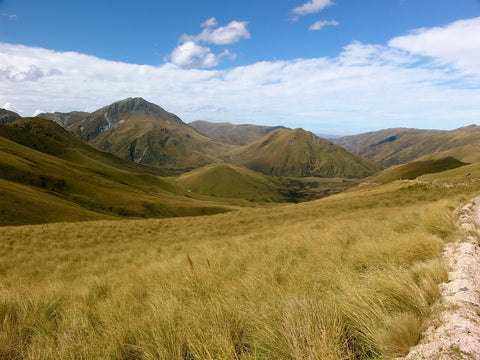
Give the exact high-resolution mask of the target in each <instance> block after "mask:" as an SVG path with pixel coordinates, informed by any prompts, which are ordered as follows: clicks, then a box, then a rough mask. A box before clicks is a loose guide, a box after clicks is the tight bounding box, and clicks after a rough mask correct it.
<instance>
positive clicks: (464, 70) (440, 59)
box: [0, 19, 480, 133]
mask: <svg viewBox="0 0 480 360" xmlns="http://www.w3.org/2000/svg"><path fill="white" fill-rule="evenodd" d="M478 21H479V19H471V20H469V21H467V23H469V25H468V24H465V23H462V22H460V23H459V22H455V23H452V24H450V25H447V26H445V27H442V28H440V29H436V28H432V29H422V30H419V31H416V32H414V33H410V34H408V35H406V37H408V42H407V41H406V39H402V37H399V38H395V39H392V40H391V41H390V42H389V43H388V45H379V44H364V43H360V42H353V43H351V44H349V45H348V46H346V47H345V48H344V49H343V50H342V52H341V53H340V54H338V55H337V56H335V57H323V58H312V59H294V60H290V61H264V62H258V63H254V64H251V65H246V66H238V67H233V68H231V69H227V70H209V69H200V68H198V69H195V68H185V69H182V68H180V67H178V66H175V65H173V64H172V63H166V64H164V65H161V66H148V65H135V64H126V63H120V62H113V61H107V60H103V59H99V58H96V57H92V56H88V55H84V54H79V53H73V52H55V51H51V50H47V49H42V48H33V47H27V46H21V45H11V44H2V43H0V64H2V66H3V67H4V68H5V69H7V70H6V73H7V74H9V76H7V77H3V78H2V81H0V104H2V103H3V104H5V103H11V104H15V108H16V110H17V112H19V113H20V114H22V115H32V114H33V113H34V112H35V110H37V109H45V111H49V112H50V111H61V112H66V111H72V110H87V111H92V110H95V109H98V108H100V107H102V106H104V105H106V104H110V103H112V102H114V101H117V100H120V99H123V98H126V97H129V96H133V97H135V96H142V97H144V98H145V99H147V100H149V101H152V102H154V103H156V104H159V105H160V106H162V107H164V108H166V109H167V110H169V111H171V112H173V113H176V114H177V115H179V116H180V117H181V118H182V119H183V120H184V121H186V122H190V121H194V120H198V119H203V120H210V121H229V122H233V123H246V122H249V123H258V124H269V125H284V126H288V127H304V128H306V129H307V130H311V131H318V132H323V133H358V132H362V131H370V130H378V129H381V128H385V127H400V126H405V127H423V128H454V127H459V126H463V125H467V124H470V123H475V122H478V114H479V113H480V101H479V95H478V94H479V93H480V85H479V84H480V64H479V60H478V59H479V56H478V54H479V53H480V44H479V43H478V42H476V41H475V39H476V36H477V34H478V29H477V27H476V26H473V24H475V23H476V22H478ZM467 25H468V26H467ZM460 28H461V29H462V30H461V31H460V30H459V29H460ZM437 31H442V32H443V36H444V38H445V39H448V43H447V42H445V44H449V43H450V41H451V43H452V44H458V43H462V42H464V40H465V39H470V41H469V42H468V41H467V42H465V44H464V45H461V46H460V45H455V46H458V47H457V48H456V51H450V50H446V49H443V50H442V49H440V47H439V46H438V45H437V43H438V41H439V40H437V39H436V38H435V37H434V36H433V34H434V33H436V32H437ZM428 34H430V35H429V36H427V35H428ZM457 37H458V38H457ZM400 39H401V41H400ZM412 44H416V45H415V47H414V46H413V45H412ZM194 45H198V44H195V43H193V45H190V46H191V48H192V49H196V47H195V46H194ZM452 46H454V45H452ZM192 51H193V50H192ZM196 51H197V52H198V53H197V55H195V56H196V58H197V59H196V60H191V61H198V62H199V63H198V64H197V65H200V66H201V65H202V64H204V65H207V64H213V63H215V61H218V59H216V60H215V59H207V58H206V56H208V54H210V53H211V51H209V50H208V48H207V50H202V49H200V50H198V49H197V50H196ZM195 56H194V57H193V58H195ZM225 56H226V55H225ZM180 58H182V57H180ZM182 59H183V61H185V63H186V64H187V65H188V61H190V60H188V59H191V57H190V58H189V57H188V56H186V55H185V54H184V55H183V58H182ZM30 69H33V70H32V71H31V74H35V73H38V69H39V71H40V72H41V73H43V74H48V72H49V71H50V70H52V69H57V70H58V71H59V72H60V73H59V74H57V75H55V76H43V77H38V78H37V80H36V81H18V79H16V78H15V75H16V74H21V73H26V74H28V73H29V72H30ZM218 109H221V112H219V110H218Z"/></svg>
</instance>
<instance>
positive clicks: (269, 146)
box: [225, 129, 380, 178]
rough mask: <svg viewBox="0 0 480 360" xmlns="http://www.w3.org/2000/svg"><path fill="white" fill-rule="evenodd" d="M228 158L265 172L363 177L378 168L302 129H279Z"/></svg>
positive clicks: (234, 151) (286, 174)
mask: <svg viewBox="0 0 480 360" xmlns="http://www.w3.org/2000/svg"><path fill="white" fill-rule="evenodd" d="M225 158H226V159H227V160H228V161H231V162H233V163H236V164H240V165H242V166H245V167H247V168H249V169H252V170H255V171H259V172H262V173H264V174H268V175H278V176H294V177H308V176H316V177H330V178H334V177H340V178H362V177H366V176H369V175H372V174H374V173H375V172H377V171H379V170H380V167H379V166H378V165H376V164H374V163H372V162H370V161H368V160H366V159H363V158H361V157H360V156H358V155H354V154H351V153H348V152H347V151H346V150H344V149H342V148H341V147H339V146H337V145H335V144H333V143H331V142H329V141H327V140H325V139H322V138H319V137H318V136H316V135H314V134H312V133H310V132H307V131H305V130H302V129H294V130H289V129H278V130H275V131H273V132H270V133H268V134H267V135H265V136H264V137H262V138H261V139H259V140H257V141H255V142H254V143H252V144H250V145H247V146H245V147H242V148H240V149H235V150H233V151H232V152H230V153H229V154H227V156H226V157H225Z"/></svg>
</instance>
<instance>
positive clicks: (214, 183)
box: [178, 163, 288, 202]
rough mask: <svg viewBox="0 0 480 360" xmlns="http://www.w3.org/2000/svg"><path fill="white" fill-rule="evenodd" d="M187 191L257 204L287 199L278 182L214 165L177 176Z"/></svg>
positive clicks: (239, 168)
mask: <svg viewBox="0 0 480 360" xmlns="http://www.w3.org/2000/svg"><path fill="white" fill-rule="evenodd" d="M178 181H179V182H180V183H181V184H182V185H184V186H185V187H186V188H187V189H190V190H191V191H193V192H195V193H198V194H204V195H210V196H216V197H222V198H239V199H246V200H250V201H261V202H284V201H287V200H288V197H287V196H286V195H285V194H284V193H285V189H284V188H283V186H280V185H279V183H278V182H275V181H274V180H273V179H271V178H269V177H268V176H266V175H263V174H260V173H258V172H256V171H253V170H250V169H247V168H244V167H241V166H237V165H232V164H225V163H217V164H212V165H207V166H205V167H202V168H200V169H195V170H193V171H190V172H188V173H186V174H183V175H181V176H179V178H178Z"/></svg>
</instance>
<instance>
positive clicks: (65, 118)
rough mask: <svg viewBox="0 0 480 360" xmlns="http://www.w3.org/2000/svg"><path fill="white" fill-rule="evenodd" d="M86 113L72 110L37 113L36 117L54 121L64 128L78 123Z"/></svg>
mask: <svg viewBox="0 0 480 360" xmlns="http://www.w3.org/2000/svg"><path fill="white" fill-rule="evenodd" d="M88 115H89V113H88V112H84V111H72V112H69V113H60V112H54V113H41V114H38V115H37V117H39V118H42V119H47V120H52V121H55V122H56V123H57V124H58V125H61V126H63V127H64V128H68V127H69V126H75V125H76V124H78V123H80V122H81V121H82V120H83V119H84V118H86V117H87V116H88Z"/></svg>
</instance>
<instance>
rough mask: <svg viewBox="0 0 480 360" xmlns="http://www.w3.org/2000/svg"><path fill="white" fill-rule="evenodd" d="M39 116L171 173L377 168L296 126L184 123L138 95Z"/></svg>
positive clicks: (356, 173) (340, 172)
mask: <svg viewBox="0 0 480 360" xmlns="http://www.w3.org/2000/svg"><path fill="white" fill-rule="evenodd" d="M39 117H43V118H47V119H51V120H53V121H55V122H57V123H58V124H60V125H62V126H64V127H65V128H66V129H67V130H69V131H72V132H74V133H76V134H77V135H78V136H79V137H80V138H82V139H83V140H85V141H88V142H89V143H91V144H92V145H95V146H97V147H98V148H100V149H102V150H104V151H107V152H110V153H112V154H115V155H117V156H119V157H121V158H123V159H126V160H130V161H132V162H136V163H142V164H148V165H152V166H156V167H160V168H163V169H169V170H172V171H179V172H185V171H188V170H192V169H196V168H199V167H202V166H205V165H208V164H213V163H217V162H229V163H234V164H238V165H242V166H245V167H247V168H249V169H252V170H255V171H259V172H262V173H264V174H267V175H276V176H293V177H305V176H317V177H344V178H361V177H365V176H369V175H372V174H374V173H375V172H377V171H378V170H379V169H380V167H379V166H378V165H376V164H374V163H372V162H370V161H368V160H366V159H361V158H360V157H359V156H357V155H353V154H350V153H348V152H347V151H345V150H343V149H341V148H340V147H338V146H335V145H333V144H332V143H331V142H329V141H327V140H325V139H322V138H319V137H318V136H316V135H314V134H312V133H309V132H306V131H304V130H301V129H296V130H291V129H287V128H284V127H282V126H277V127H267V126H258V125H232V124H228V123H219V124H217V123H215V124H214V123H208V122H205V121H196V122H194V123H192V124H190V125H188V124H185V123H184V122H183V121H182V120H181V119H180V118H178V117H177V116H176V115H174V114H172V113H169V112H167V111H165V110H164V109H162V108H161V107H160V106H158V105H155V104H152V103H150V102H148V101H146V100H144V99H142V98H128V99H125V100H122V101H118V102H115V103H113V104H111V105H108V106H105V107H103V108H101V109H99V110H96V111H95V112H93V113H90V114H88V113H81V112H72V113H65V114H60V113H46V114H41V115H39ZM272 134H275V135H274V136H271V135H272Z"/></svg>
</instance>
